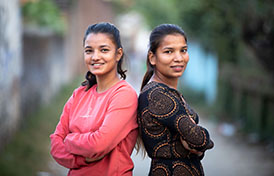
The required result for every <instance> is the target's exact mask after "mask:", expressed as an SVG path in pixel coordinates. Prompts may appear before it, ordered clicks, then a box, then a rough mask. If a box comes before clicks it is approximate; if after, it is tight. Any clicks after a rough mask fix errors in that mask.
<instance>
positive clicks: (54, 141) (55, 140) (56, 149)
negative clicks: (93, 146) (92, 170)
mask: <svg viewBox="0 0 274 176" xmlns="http://www.w3.org/2000/svg"><path fill="white" fill-rule="evenodd" d="M50 139H51V151H50V154H51V155H52V157H53V158H54V159H55V160H56V162H58V163H59V164H60V165H62V166H64V167H66V168H69V169H72V168H79V167H81V166H84V165H87V164H86V163H85V158H84V157H82V156H79V155H73V154H71V153H69V152H68V151H67V150H66V149H65V146H64V143H63V139H62V138H60V137H59V136H57V135H55V134H53V135H51V136H50Z"/></svg>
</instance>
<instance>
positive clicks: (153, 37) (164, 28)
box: [141, 24, 187, 90]
mask: <svg viewBox="0 0 274 176" xmlns="http://www.w3.org/2000/svg"><path fill="white" fill-rule="evenodd" d="M170 34H180V35H182V36H183V37H184V38H185V41H186V42H187V37H186V34H185V32H184V31H183V29H182V28H180V27H179V26H177V25H175V24H161V25H159V26H157V27H155V28H154V29H153V30H152V32H151V34H150V37H149V50H148V52H147V61H146V64H147V71H146V73H145V75H144V78H143V82H142V86H141V90H142V89H143V87H144V86H145V85H146V84H147V83H148V81H149V80H150V78H151V77H152V75H153V73H154V66H153V65H151V63H150V62H149V57H148V56H149V52H152V53H153V54H155V53H156V50H157V49H158V47H159V45H160V43H161V42H162V40H163V38H164V37H165V36H167V35H170Z"/></svg>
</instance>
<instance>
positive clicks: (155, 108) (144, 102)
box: [139, 82, 179, 117]
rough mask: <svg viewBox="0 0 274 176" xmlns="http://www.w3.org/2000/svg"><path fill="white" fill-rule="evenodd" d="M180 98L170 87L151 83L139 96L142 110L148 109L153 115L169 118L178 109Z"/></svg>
mask: <svg viewBox="0 0 274 176" xmlns="http://www.w3.org/2000/svg"><path fill="white" fill-rule="evenodd" d="M178 101H179V99H178V96H176V95H175V94H174V93H173V90H172V89H170V88H169V87H168V86H166V85H164V84H161V83H157V82H151V83H149V84H147V85H146V86H145V87H144V88H143V89H142V91H141V94H140V96H139V107H140V110H142V109H144V108H145V109H148V110H149V112H150V113H151V114H154V115H156V114H157V116H159V117H160V116H161V117H162V116H168V115H170V113H173V112H174V111H175V109H177V108H178V103H179V102H178Z"/></svg>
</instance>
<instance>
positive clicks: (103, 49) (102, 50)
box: [101, 48, 109, 53]
mask: <svg viewBox="0 0 274 176" xmlns="http://www.w3.org/2000/svg"><path fill="white" fill-rule="evenodd" d="M108 51H109V49H107V48H102V49H101V52H103V53H106V52H108Z"/></svg>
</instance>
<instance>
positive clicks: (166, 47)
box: [163, 45, 188, 49]
mask: <svg viewBox="0 0 274 176" xmlns="http://www.w3.org/2000/svg"><path fill="white" fill-rule="evenodd" d="M187 47H188V46H187V45H185V46H183V47H182V48H187ZM163 49H174V48H173V47H164V48H163Z"/></svg>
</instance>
